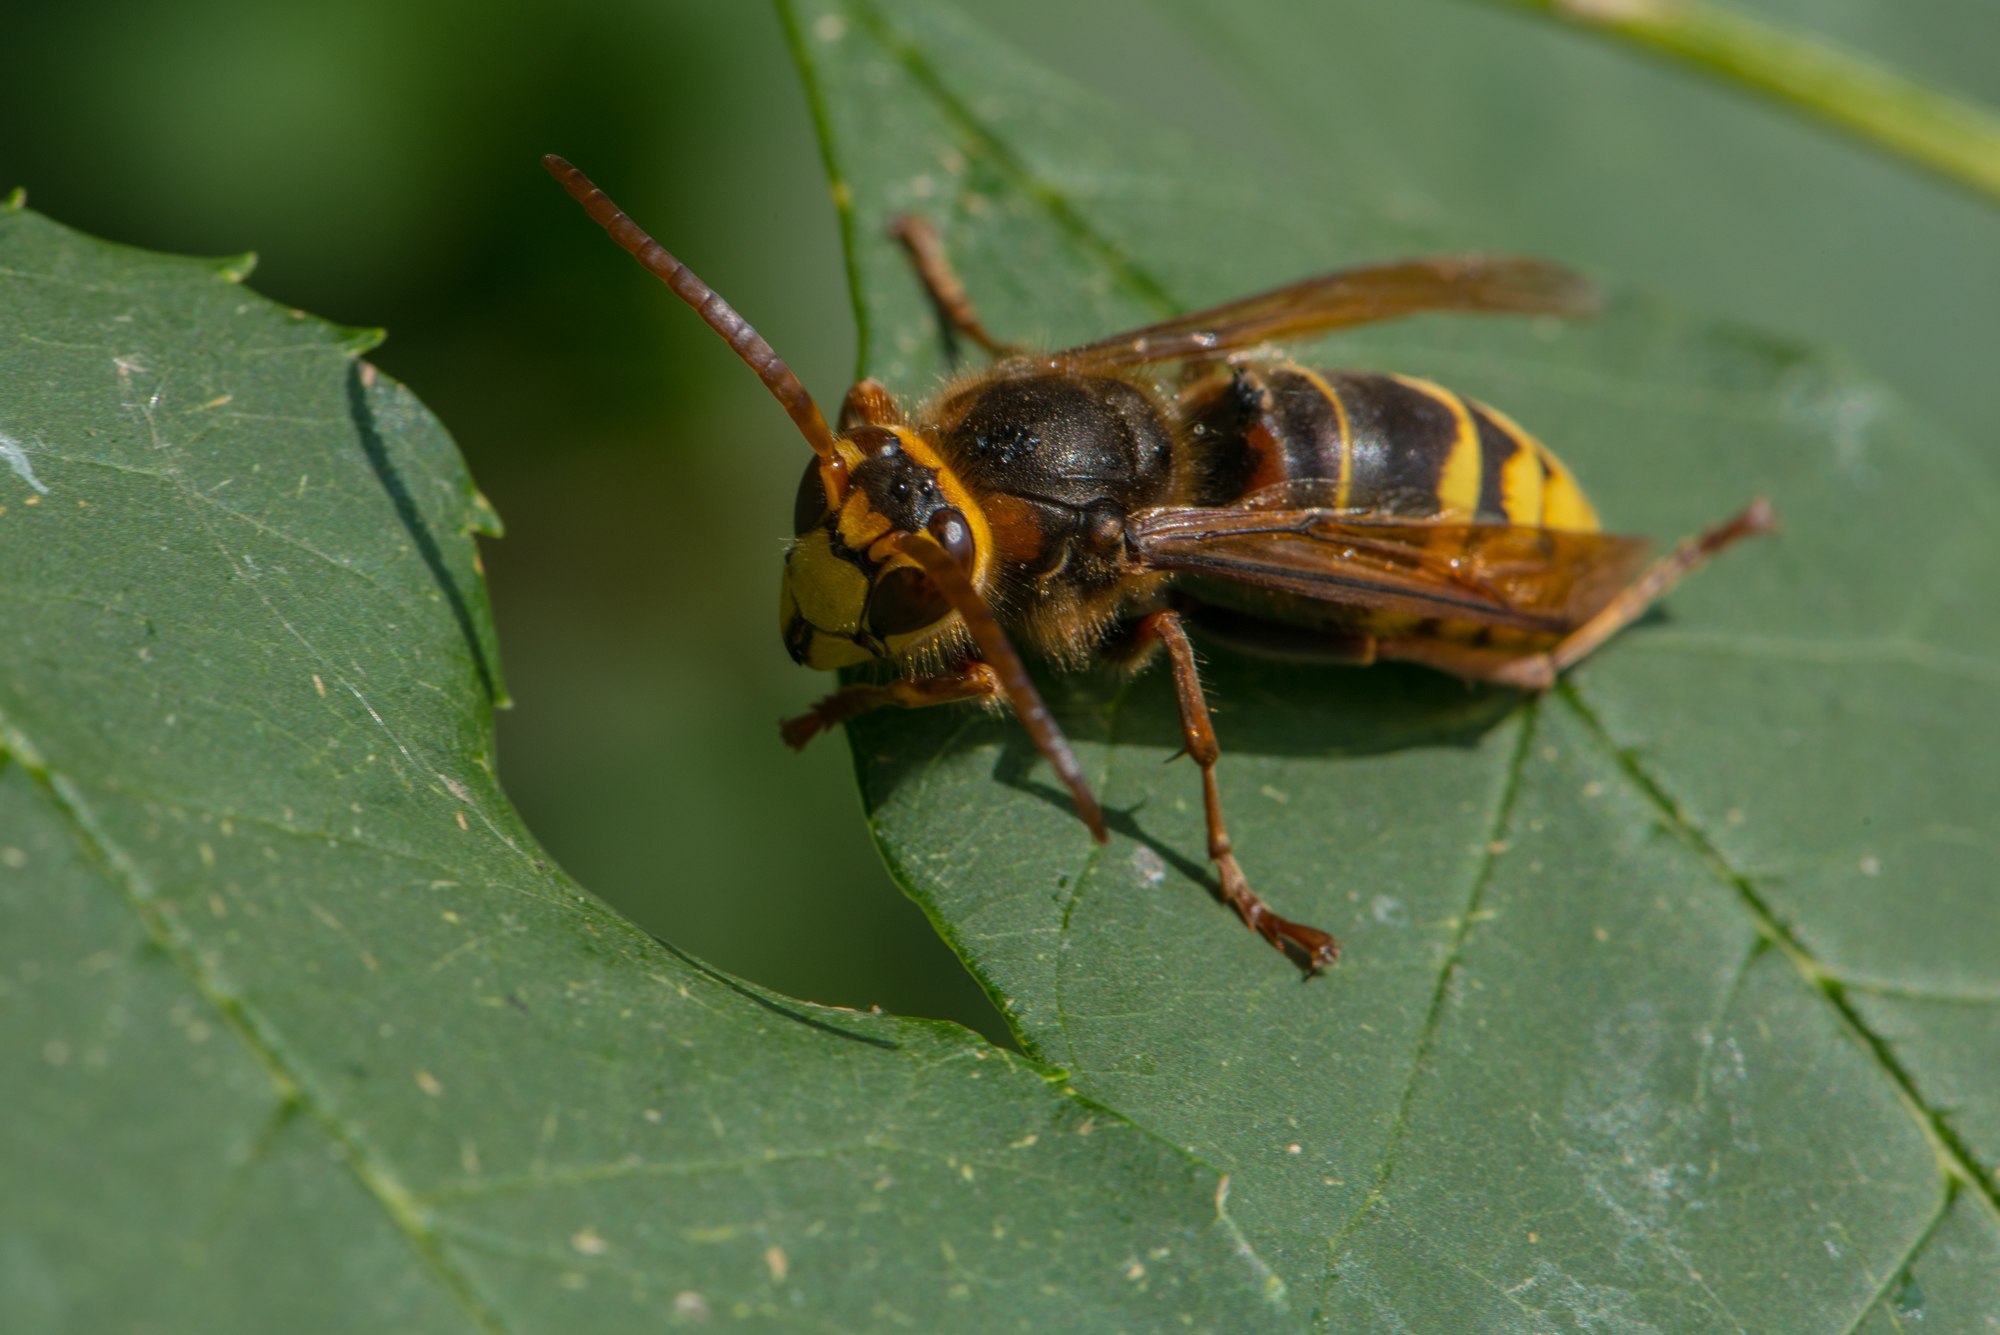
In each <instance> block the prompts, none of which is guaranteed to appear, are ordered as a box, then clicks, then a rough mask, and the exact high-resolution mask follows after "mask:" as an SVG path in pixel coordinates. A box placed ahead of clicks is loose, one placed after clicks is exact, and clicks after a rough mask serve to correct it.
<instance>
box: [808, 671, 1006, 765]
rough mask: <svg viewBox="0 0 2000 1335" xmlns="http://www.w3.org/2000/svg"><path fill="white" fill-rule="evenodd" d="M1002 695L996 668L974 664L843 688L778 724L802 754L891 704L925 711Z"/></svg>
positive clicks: (900, 707)
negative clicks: (831, 730)
mask: <svg viewBox="0 0 2000 1335" xmlns="http://www.w3.org/2000/svg"><path fill="white" fill-rule="evenodd" d="M999 693H1000V678H999V677H998V676H997V675H996V674H995V673H994V671H993V669H992V668H990V667H987V666H986V664H984V663H981V662H977V661H974V662H971V663H967V664H966V665H965V666H964V667H962V668H960V669H959V670H958V671H957V672H954V673H949V674H947V675H945V676H942V677H919V678H917V679H915V680H914V681H892V682H890V683H889V684H888V685H887V686H870V685H866V684H861V685H854V686H843V687H841V688H840V689H839V690H837V691H835V692H834V693H833V694H832V695H829V696H827V697H826V698H825V699H824V700H821V701H820V702H819V703H818V704H816V705H814V706H813V707H812V709H811V711H810V712H808V713H804V714H801V715H799V716H798V717H797V718H789V719H786V720H785V721H784V722H783V723H781V724H779V725H778V731H779V733H780V734H781V735H782V736H783V737H784V739H785V745H786V746H789V747H791V748H792V749H793V750H794V751H798V750H803V749H804V747H805V744H806V743H807V742H809V741H811V740H812V739H813V738H815V737H817V736H818V735H819V734H820V733H822V732H824V731H826V730H827V729H829V728H835V727H838V726H839V725H841V724H843V723H845V722H847V720H849V719H851V718H853V717H854V716H855V715H857V714H866V713H867V712H868V711H869V710H871V709H881V708H883V707H885V706H888V705H894V706H896V707H897V708H899V709H922V708H924V707H925V706H927V705H948V704H950V703H952V702H953V701H955V700H987V699H991V698H992V697H993V696H996V695H998V694H999Z"/></svg>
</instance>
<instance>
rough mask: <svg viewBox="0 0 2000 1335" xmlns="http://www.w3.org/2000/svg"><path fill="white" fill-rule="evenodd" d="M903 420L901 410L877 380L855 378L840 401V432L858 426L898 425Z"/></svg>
mask: <svg viewBox="0 0 2000 1335" xmlns="http://www.w3.org/2000/svg"><path fill="white" fill-rule="evenodd" d="M902 421H903V410H902V409H901V408H898V407H897V406H896V401H895V400H894V399H892V398H890V397H889V391H888V390H887V389H886V388H885V387H884V386H883V384H882V382H881V381H879V380H857V381H855V382H854V386H853V388H851V389H849V390H848V391H847V397H846V398H845V399H842V400H841V402H840V429H841V431H842V432H848V431H852V430H854V428H855V427H858V426H899V425H901V424H902Z"/></svg>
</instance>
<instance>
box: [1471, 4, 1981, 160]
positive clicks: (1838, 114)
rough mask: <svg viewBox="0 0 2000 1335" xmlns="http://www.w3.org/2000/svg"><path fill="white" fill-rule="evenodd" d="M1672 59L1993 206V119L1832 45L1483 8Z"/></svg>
mask: <svg viewBox="0 0 2000 1335" xmlns="http://www.w3.org/2000/svg"><path fill="white" fill-rule="evenodd" d="M1488 3H1491V4H1504V5H1509V6H1511V7H1513V8H1516V9H1530V10H1534V11H1536V12H1538V13H1541V14H1544V15H1547V16H1548V17H1550V18H1552V19H1556V20H1558V21H1560V22H1564V23H1569V24H1573V25H1575V26H1577V27H1580V28H1586V29H1589V30H1591V31H1594V32H1601V33H1604V34H1606V35H1608V36H1614V37H1620V38H1623V39H1625V40H1626V41H1630V42H1634V43H1637V44H1638V45H1639V46H1642V47H1645V48H1647V49H1649V50H1652V51H1654V52H1656V53H1659V54H1661V55H1664V56H1672V57H1676V58H1678V59H1680V60H1684V61H1686V62H1687V63H1689V64H1691V65H1694V66H1696V67H1697V68H1699V69H1702V70H1705V71H1707V72H1708V73H1709V74H1712V75H1714V76H1715V77H1716V78H1718V79H1721V80H1724V81H1725V82H1728V83H1732V84H1736V85H1739V86H1743V87H1749V88H1754V89H1756V90H1758V91H1759V92H1762V93H1764V94H1765V95H1767V96H1769V97H1771V98H1774V99H1775V100H1777V101H1779V102H1783V103H1786V104H1788V105H1790V106H1793V107H1796V108H1798V109H1799V110H1802V111H1804V112H1806V113H1808V114H1809V115H1812V116H1815V117H1818V118H1820V119H1822V120H1826V121H1830V122H1832V123H1833V124H1835V125H1839V126H1841V127H1843V128H1845V129H1847V130H1848V131H1850V132H1852V133H1854V134H1856V135H1858V136H1860V137H1861V138H1863V139H1865V140H1868V141H1869V142H1871V143H1873V144H1874V145H1875V146H1876V147H1878V148H1881V149H1884V150H1887V151H1888V152H1889V153H1891V154H1893V155H1895V156H1897V157H1900V158H1903V159H1906V160H1908V161H1912V162H1917V163H1920V164H1922V165H1923V166H1925V167H1928V168H1929V169H1930V170H1932V171H1933V172H1936V173H1937V174H1939V175H1940V176H1943V177H1945V178H1946V179H1948V180H1951V181H1953V182H1955V183H1957V184H1959V185H1963V186H1970V187H1971V188H1972V189H1974V190H1977V191H1979V192H1980V193H1982V194H1984V195H1987V196H1989V197H1990V198H1993V199H2000V116H1996V115H1995V114H1994V113H1993V112H1991V111H1989V110H1987V109H1986V108H1985V107H1982V106H1980V105H1979V104H1978V103H1976V102H1972V101H1969V100H1966V99H1964V98H1959V97H1954V96H1952V95H1951V94H1949V93H1942V92H1938V91H1937V90H1935V89H1931V88H1926V87H1923V86H1922V85H1921V84H1918V83H1917V82H1915V81H1914V80H1912V79H1909V78H1907V77H1905V76H1904V75H1902V74H1899V73H1898V72H1896V71H1895V70H1893V69H1890V68H1888V67H1887V66H1885V65H1879V64H1876V63H1875V62H1873V61H1871V60H1868V59H1866V58H1865V57H1863V56H1860V55H1856V54H1855V53H1853V52H1850V51H1845V50H1842V49H1841V48H1839V47H1837V46H1834V45H1832V44H1830V43H1827V42H1823V41H1820V40H1819V39H1817V38H1814V37H1808V36H1805V35H1802V34H1799V33H1795V32H1787V31H1786V30H1784V29H1782V28H1778V27H1774V26H1772V25H1771V24H1768V23H1763V22H1760V21H1759V20H1756V19H1752V18H1747V17H1745V16H1744V15H1742V14H1738V13H1733V12H1731V11H1729V10H1726V9H1723V8H1720V7H1719V6H1716V5H1711V4H1707V3H1705V2H1704V0H1488Z"/></svg>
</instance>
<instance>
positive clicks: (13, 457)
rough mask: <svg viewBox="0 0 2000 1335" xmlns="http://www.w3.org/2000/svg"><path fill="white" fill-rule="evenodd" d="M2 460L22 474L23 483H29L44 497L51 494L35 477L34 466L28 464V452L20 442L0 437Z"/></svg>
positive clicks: (9, 437) (10, 437) (11, 438)
mask: <svg viewBox="0 0 2000 1335" xmlns="http://www.w3.org/2000/svg"><path fill="white" fill-rule="evenodd" d="M0 459H5V460H6V461H7V464H8V466H9V467H11V468H12V469H13V470H14V471H15V472H16V473H18V474H20V476H21V481H23V482H25V483H27V484H28V485H29V486H31V487H33V488H34V489H35V490H36V491H38V492H40V493H41V494H42V495H44V496H46V495H48V494H49V489H48V488H47V487H45V486H43V485H42V480H41V479H40V478H38V477H36V476H35V469H34V465H32V464H30V463H29V462H28V451H27V449H26V448H25V447H23V446H22V444H21V442H20V441H18V440H15V439H14V438H13V437H12V436H6V435H0Z"/></svg>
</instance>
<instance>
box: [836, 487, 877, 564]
mask: <svg viewBox="0 0 2000 1335" xmlns="http://www.w3.org/2000/svg"><path fill="white" fill-rule="evenodd" d="M888 531H889V521H888V519H887V518H886V517H884V516H882V515H879V514H877V513H876V512H875V509H874V507H873V506H871V505H869V503H868V497H867V495H866V494H864V493H863V492H862V491H861V489H860V488H859V487H857V488H855V489H854V491H853V492H852V494H850V495H849V496H848V498H847V500H846V501H845V502H843V503H842V505H841V507H840V540H841V541H842V542H844V543H846V544H847V545H848V546H849V547H852V548H853V549H854V550H855V551H857V552H860V551H866V550H867V549H868V547H869V545H870V544H871V543H873V542H874V541H875V540H876V539H877V538H879V537H881V536H882V535H883V534H885V533H887V532H888Z"/></svg>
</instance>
